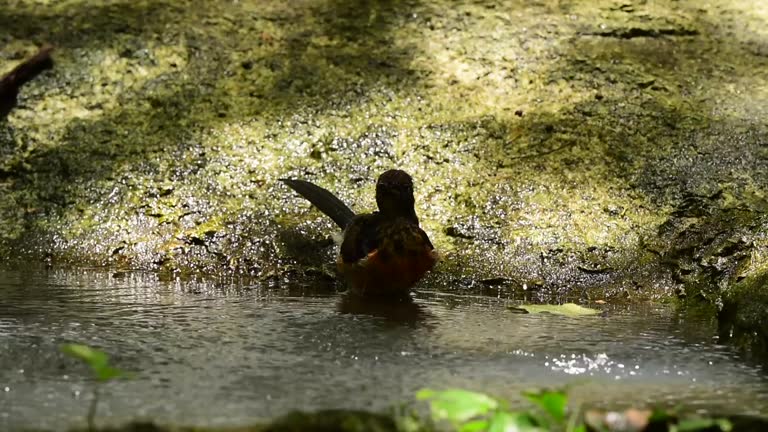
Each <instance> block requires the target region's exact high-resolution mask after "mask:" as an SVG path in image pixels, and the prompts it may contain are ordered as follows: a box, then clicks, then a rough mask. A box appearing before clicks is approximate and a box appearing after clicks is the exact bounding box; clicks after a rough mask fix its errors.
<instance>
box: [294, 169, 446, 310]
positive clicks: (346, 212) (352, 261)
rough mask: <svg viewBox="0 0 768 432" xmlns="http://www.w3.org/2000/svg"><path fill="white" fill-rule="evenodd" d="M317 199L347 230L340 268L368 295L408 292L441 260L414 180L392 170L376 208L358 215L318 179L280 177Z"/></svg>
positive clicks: (381, 184) (380, 186) (380, 183)
mask: <svg viewBox="0 0 768 432" xmlns="http://www.w3.org/2000/svg"><path fill="white" fill-rule="evenodd" d="M280 181H282V182H283V183H285V184H286V185H288V186H289V187H290V188H291V189H293V190H294V191H296V192H297V193H298V194H299V195H301V196H303V197H304V198H305V199H307V200H308V201H309V202H311V203H312V204H314V206H315V207H317V208H318V210H320V211H321V212H323V213H324V214H325V215H327V216H328V217H330V218H331V219H332V220H333V221H334V222H335V223H336V225H338V226H339V227H340V228H341V229H342V230H343V235H342V238H341V246H340V247H339V256H338V259H337V262H336V264H337V268H338V269H339V272H340V273H341V274H342V275H343V276H344V277H345V278H346V279H347V281H348V282H349V285H350V293H352V294H357V295H361V296H366V297H406V296H408V293H409V291H410V289H411V288H412V287H413V286H414V285H415V284H416V282H418V281H419V279H421V278H422V277H423V276H424V275H425V274H426V273H427V272H428V271H430V270H432V268H433V267H434V265H435V263H436V262H437V261H438V254H437V252H436V251H435V248H434V246H432V242H430V240H429V237H428V236H427V233H425V232H424V230H422V229H421V227H419V218H418V217H417V216H416V210H415V209H414V203H415V200H414V198H413V179H411V176H410V175H408V173H406V172H405V171H402V170H398V169H392V170H389V171H386V172H384V173H383V174H381V175H380V176H379V178H378V180H377V182H376V205H377V206H378V208H379V210H378V211H375V212H373V213H363V214H355V213H354V212H353V211H352V210H351V209H350V208H349V207H348V206H347V205H346V204H344V203H343V202H342V201H341V200H340V199H339V198H337V197H336V196H335V195H334V194H333V193H331V192H330V191H328V190H327V189H323V188H322V187H320V186H317V185H316V184H314V183H311V182H308V181H304V180H296V179H280Z"/></svg>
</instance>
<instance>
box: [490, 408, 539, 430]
mask: <svg viewBox="0 0 768 432" xmlns="http://www.w3.org/2000/svg"><path fill="white" fill-rule="evenodd" d="M518 431H519V432H545V429H542V428H541V427H539V426H538V425H537V424H536V420H534V419H533V418H532V417H531V416H529V415H528V414H525V413H517V412H497V413H495V414H494V415H493V416H492V417H491V419H490V421H489V425H488V432H518Z"/></svg>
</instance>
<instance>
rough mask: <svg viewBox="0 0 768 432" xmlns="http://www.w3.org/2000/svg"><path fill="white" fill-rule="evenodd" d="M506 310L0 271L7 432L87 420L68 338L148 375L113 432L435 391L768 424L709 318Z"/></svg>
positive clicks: (127, 390)
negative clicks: (141, 421) (759, 419)
mask: <svg viewBox="0 0 768 432" xmlns="http://www.w3.org/2000/svg"><path fill="white" fill-rule="evenodd" d="M509 304H511V302H509V301H507V300H503V299H496V298H485V297H458V296H451V295H446V294H438V293H420V294H419V295H417V296H416V301H415V303H414V304H411V305H404V306H400V307H397V308H392V307H389V308H378V309H377V308H372V307H368V308H363V309H364V310H361V308H360V307H359V305H350V304H347V303H344V302H342V301H341V300H340V297H339V296H337V295H325V296H298V295H296V294H295V293H294V294H291V293H290V291H286V290H276V289H271V290H270V289H265V288H259V287H253V286H247V285H245V286H243V285H238V284H214V283H199V282H198V283H196V282H162V281H159V280H158V278H157V277H156V276H154V275H151V274H142V273H135V274H124V275H121V276H120V277H115V275H113V274H110V273H107V272H97V271H77V272H59V271H56V272H54V271H0V430H15V429H20V428H31V427H45V428H51V429H58V430H60V429H62V428H65V427H66V426H70V425H76V424H79V423H80V422H82V419H83V416H84V414H85V411H86V409H87V402H88V391H89V384H88V382H87V377H88V371H87V369H85V368H84V367H83V366H82V365H80V364H78V363H76V362H74V361H72V360H70V359H67V358H65V357H64V356H63V355H62V354H60V353H59V351H58V346H59V345H60V344H61V343H63V342H81V343H86V344H89V345H93V346H96V347H99V348H102V349H104V350H106V351H107V352H109V353H111V354H112V355H113V357H114V361H115V363H116V365H117V366H119V367H122V368H124V369H129V370H131V371H134V372H135V373H136V374H135V377H134V378H133V379H131V380H127V381H119V382H114V383H110V384H108V385H107V386H106V389H105V392H104V393H105V395H104V398H103V403H102V404H101V406H100V409H99V417H101V418H102V419H103V418H109V419H110V422H115V423H117V422H122V421H128V420H131V419H136V418H151V419H155V420H158V421H160V422H166V423H180V424H187V425H192V424H194V425H240V424H246V423H249V422H254V421H258V420H260V419H264V418H267V417H272V416H277V415H281V414H284V413H285V412H287V411H289V410H292V409H305V410H312V409H322V408H340V407H344V408H364V409H373V410H382V409H386V408H388V407H390V406H392V405H393V404H395V403H397V402H398V401H402V400H412V398H413V393H414V392H415V391H416V390H417V389H419V388H422V387H433V388H438V389H439V388H447V387H453V386H459V387H464V388H470V389H476V390H482V391H486V392H490V393H492V394H495V395H499V396H503V397H507V398H509V399H512V400H513V401H520V396H519V394H520V392H521V391H523V390H525V389H529V388H532V387H542V386H545V387H546V386H560V385H561V384H563V383H572V384H573V385H574V386H573V390H572V392H573V397H574V399H575V400H576V401H578V402H585V403H589V404H595V405H601V406H611V407H622V406H627V405H629V404H646V403H656V404H658V403H662V404H667V405H675V404H677V403H684V404H685V405H686V406H688V407H691V408H692V409H697V410H710V411H717V412H727V413H750V414H758V413H765V412H768V385H766V384H768V380H766V376H765V375H764V374H763V373H762V372H761V371H760V370H758V369H756V368H753V367H751V366H749V365H747V364H746V363H744V362H742V361H741V360H740V359H739V358H738V357H737V356H735V355H734V354H733V353H731V352H730V351H729V350H728V349H727V348H725V347H722V346H719V345H717V339H716V337H715V327H714V323H712V322H710V321H706V320H702V319H696V318H692V317H686V318H684V317H682V316H681V315H679V314H676V313H675V312H673V311H672V310H670V309H668V308H665V307H662V306H658V305H641V306H634V307H631V308H611V309H609V310H607V312H606V314H605V315H604V316H594V317H582V318H564V317H557V316H552V315H519V314H514V313H511V312H509V311H508V310H507V309H506V306H508V305H509ZM351 311H353V312H355V313H350V312H351ZM520 402H521V403H523V402H522V401H520Z"/></svg>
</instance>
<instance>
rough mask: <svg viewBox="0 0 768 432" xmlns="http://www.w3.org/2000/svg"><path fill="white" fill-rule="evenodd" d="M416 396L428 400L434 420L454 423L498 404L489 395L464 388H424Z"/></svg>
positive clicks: (493, 407)
mask: <svg viewBox="0 0 768 432" xmlns="http://www.w3.org/2000/svg"><path fill="white" fill-rule="evenodd" d="M416 398H417V399H419V400H428V401H429V404H430V408H431V412H432V418H433V419H434V420H438V421H439V420H448V421H450V422H452V423H453V424H455V425H458V424H461V423H464V422H466V421H467V420H471V419H473V418H475V417H479V416H482V415H485V414H487V413H489V412H490V411H492V410H494V409H496V408H497V407H498V406H499V403H498V401H496V399H494V398H492V397H490V396H487V395H484V394H482V393H475V392H471V391H466V390H444V391H434V390H429V389H424V390H421V391H419V392H418V393H417V394H416Z"/></svg>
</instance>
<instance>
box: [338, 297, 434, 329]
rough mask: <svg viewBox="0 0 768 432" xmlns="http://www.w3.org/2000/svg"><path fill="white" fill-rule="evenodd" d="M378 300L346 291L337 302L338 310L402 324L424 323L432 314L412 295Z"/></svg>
mask: <svg viewBox="0 0 768 432" xmlns="http://www.w3.org/2000/svg"><path fill="white" fill-rule="evenodd" d="M376 300H377V301H371V298H369V297H362V296H359V295H355V294H351V293H346V294H343V295H342V296H341V299H340V300H339V302H338V304H337V306H338V311H339V312H340V313H342V314H354V315H368V316H372V317H376V318H383V319H385V320H386V321H388V322H393V323H401V324H416V323H422V322H424V321H426V320H427V319H428V318H430V317H431V316H432V314H430V313H429V311H428V310H427V308H426V307H424V306H423V305H420V304H418V303H416V302H415V301H413V299H412V298H411V297H400V298H397V299H390V298H380V299H379V298H377V299H376Z"/></svg>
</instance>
